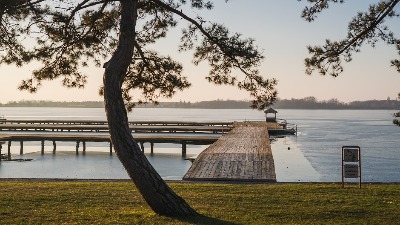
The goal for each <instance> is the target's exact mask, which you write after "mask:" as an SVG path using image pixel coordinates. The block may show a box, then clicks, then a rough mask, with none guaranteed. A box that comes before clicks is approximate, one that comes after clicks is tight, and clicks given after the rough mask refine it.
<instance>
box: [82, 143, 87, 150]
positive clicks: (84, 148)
mask: <svg viewBox="0 0 400 225" xmlns="http://www.w3.org/2000/svg"><path fill="white" fill-rule="evenodd" d="M82 148H83V152H86V141H83V142H82Z"/></svg>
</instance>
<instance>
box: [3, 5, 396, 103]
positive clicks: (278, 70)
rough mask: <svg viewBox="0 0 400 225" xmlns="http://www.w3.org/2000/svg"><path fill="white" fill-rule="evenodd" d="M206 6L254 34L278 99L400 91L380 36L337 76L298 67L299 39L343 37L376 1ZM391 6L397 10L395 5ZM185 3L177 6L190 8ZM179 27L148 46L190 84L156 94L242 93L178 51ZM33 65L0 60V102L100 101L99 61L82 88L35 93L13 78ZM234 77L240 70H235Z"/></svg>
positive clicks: (48, 87) (57, 86) (303, 42)
mask: <svg viewBox="0 0 400 225" xmlns="http://www.w3.org/2000/svg"><path fill="white" fill-rule="evenodd" d="M213 2H214V5H215V7H214V9H213V10H212V11H204V13H203V12H201V13H202V17H203V18H204V19H205V20H209V21H214V22H218V23H223V24H225V26H227V27H228V28H229V29H230V30H231V31H232V32H238V33H241V34H242V35H243V37H246V38H248V37H250V38H254V39H255V40H256V42H255V43H256V45H257V46H258V47H259V48H260V49H262V50H263V55H264V56H265V60H264V61H263V63H262V65H261V67H260V71H261V74H262V75H263V76H264V77H266V78H272V77H273V78H276V79H277V80H278V85H277V90H278V97H279V98H281V99H291V98H304V97H308V96H314V97H316V98H317V99H318V100H329V99H332V98H336V99H338V100H340V101H343V102H351V101H357V100H371V99H377V100H383V99H387V98H388V97H389V98H391V99H395V98H396V97H397V94H398V93H399V92H400V88H399V86H398V84H399V83H400V73H398V72H397V71H396V70H395V69H394V68H393V67H390V60H392V59H395V58H399V55H398V53H397V52H396V49H395V47H394V46H387V45H385V44H384V43H382V42H380V43H379V44H378V45H377V46H376V47H375V48H372V47H370V46H365V47H363V48H362V49H361V53H358V54H355V55H354V57H353V61H352V62H351V63H345V64H344V70H345V71H344V72H343V73H342V74H340V75H339V77H337V78H333V77H330V76H321V75H319V74H317V73H314V74H313V75H311V76H309V75H306V74H305V66H304V59H305V58H306V57H307V56H308V52H307V49H306V46H308V45H318V44H322V43H324V42H325V39H331V40H339V39H342V38H344V37H345V36H346V33H347V24H348V21H349V20H350V19H351V18H352V17H353V16H355V15H356V13H357V12H359V11H365V10H367V9H368V6H369V4H371V3H373V2H377V1H359V0H348V1H346V3H345V4H334V5H332V6H331V7H330V8H329V9H328V10H326V11H325V12H323V13H322V14H321V15H320V16H319V17H318V19H317V20H316V21H315V22H313V23H308V22H306V21H304V20H303V19H302V18H301V17H300V14H301V11H302V9H303V8H304V6H305V4H306V3H305V1H304V0H303V1H302V2H298V1H297V0H230V1H228V3H225V1H224V0H218V1H213ZM396 9H397V10H398V11H400V7H399V6H397V7H396ZM191 11H192V10H189V11H184V12H185V13H188V14H191V13H192V12H191ZM398 22H399V19H392V20H388V21H387V25H388V26H389V28H391V29H392V30H393V31H394V32H395V35H397V37H398V36H399V35H400V26H398V24H396V23H398ZM180 29H181V27H178V28H176V29H175V30H173V31H172V32H171V33H170V35H169V36H168V37H167V38H166V39H163V40H161V41H160V42H158V43H157V44H156V45H154V46H153V50H158V51H160V52H162V53H163V54H164V55H170V56H171V57H173V58H174V59H176V60H178V61H180V62H181V63H182V65H183V67H184V71H183V73H184V75H185V76H187V77H188V79H189V81H190V82H191V83H192V87H191V88H190V89H187V90H184V91H182V92H178V93H177V94H176V95H175V96H174V97H173V98H172V99H160V101H190V102H197V101H207V100H216V99H223V100H227V99H234V100H249V99H250V96H249V94H248V93H247V92H245V91H240V90H237V89H236V88H235V87H227V86H216V85H213V84H210V83H208V82H207V81H206V80H205V76H206V75H207V74H208V69H209V68H208V66H207V65H206V63H202V64H200V65H198V66H195V65H193V63H192V57H191V54H190V52H186V53H179V52H178V50H177V46H178V43H179V32H180ZM38 66H39V65H38V64H36V63H31V64H29V65H26V66H24V67H21V68H16V67H15V66H12V65H10V66H7V65H0V103H6V102H9V101H20V100H51V101H101V100H102V97H101V96H99V95H98V89H99V87H100V86H101V83H102V75H103V68H97V67H95V66H90V67H89V68H84V69H82V71H83V72H84V73H85V74H86V75H87V76H88V83H87V85H86V87H85V88H84V89H68V88H65V87H62V85H61V81H60V80H55V81H45V82H44V83H43V86H42V87H41V89H40V90H39V91H38V93H36V94H30V93H28V92H26V91H19V90H18V89H17V87H18V84H19V83H20V82H21V80H23V79H27V78H29V77H30V76H31V75H30V74H31V72H32V70H34V69H36V68H38ZM238 77H240V74H239V75H238Z"/></svg>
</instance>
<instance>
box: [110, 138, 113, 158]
mask: <svg viewBox="0 0 400 225" xmlns="http://www.w3.org/2000/svg"><path fill="white" fill-rule="evenodd" d="M112 151H113V149H112V142H111V141H110V155H112Z"/></svg>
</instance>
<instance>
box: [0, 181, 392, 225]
mask: <svg viewBox="0 0 400 225" xmlns="http://www.w3.org/2000/svg"><path fill="white" fill-rule="evenodd" d="M170 186H171V187H172V188H173V189H174V190H175V191H176V192H177V193H179V194H180V195H181V196H183V197H184V198H185V199H186V201H188V202H189V203H190V204H191V205H192V206H193V208H195V209H196V210H197V211H198V212H199V213H201V214H202V216H199V217H195V218H187V219H185V218H168V217H163V216H158V215H156V214H154V213H153V212H152V211H151V210H150V209H149V207H148V206H147V205H146V203H145V202H144V200H143V199H142V197H141V196H140V194H139V193H138V191H137V190H136V188H135V187H134V186H133V184H132V183H129V182H36V181H34V182H27V181H22V182H15V181H12V182H10V181H3V182H0V223H1V224H397V223H399V222H400V216H399V215H400V186H399V185H396V184H364V185H363V188H362V189H358V187H357V186H356V185H348V186H346V187H345V188H342V187H341V185H339V184H314V183H310V184H304V183H303V184H253V185H244V184H201V183H171V184H170Z"/></svg>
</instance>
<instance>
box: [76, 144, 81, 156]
mask: <svg viewBox="0 0 400 225" xmlns="http://www.w3.org/2000/svg"><path fill="white" fill-rule="evenodd" d="M79 144H80V141H76V154H77V155H78V154H79V151H78V150H79Z"/></svg>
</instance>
